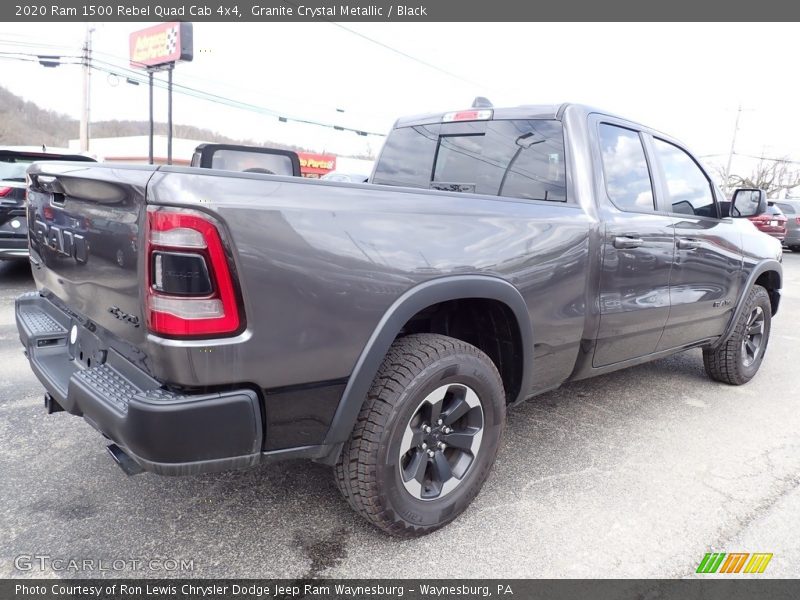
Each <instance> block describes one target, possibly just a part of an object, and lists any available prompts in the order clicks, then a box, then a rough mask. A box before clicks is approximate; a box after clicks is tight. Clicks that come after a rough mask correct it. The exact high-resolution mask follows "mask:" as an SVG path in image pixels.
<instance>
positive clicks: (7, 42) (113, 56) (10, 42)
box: [0, 32, 393, 120]
mask: <svg viewBox="0 0 800 600" xmlns="http://www.w3.org/2000/svg"><path fill="white" fill-rule="evenodd" d="M0 35H13V34H10V33H8V32H0ZM2 45H8V46H20V47H23V48H28V49H40V48H52V49H53V50H62V51H63V52H69V51H72V52H80V48H79V47H77V46H68V45H56V44H50V43H47V42H29V41H25V42H23V41H17V40H4V39H0V46H2ZM98 54H99V55H102V56H106V57H108V58H110V59H114V60H116V61H124V62H126V63H128V64H132V65H133V66H134V67H137V68H141V69H146V68H147V65H145V64H144V63H141V62H137V61H132V60H130V59H129V58H128V57H124V56H120V55H118V54H113V53H110V52H104V51H102V50H97V49H95V48H92V56H93V57H95V56H96V55H98ZM106 64H107V65H109V66H112V65H113V66H114V67H116V68H119V69H126V70H129V69H127V68H126V67H124V66H123V65H120V64H119V63H115V62H111V61H106ZM181 79H189V80H195V81H198V82H202V83H209V82H211V83H214V84H218V85H219V84H220V83H221V82H219V80H212V79H208V78H204V77H197V76H195V75H187V74H181ZM225 87H226V88H237V89H239V90H241V91H244V92H259V93H260V92H261V91H262V90H255V89H253V88H246V87H243V86H241V85H237V84H234V83H231V82H225ZM281 97H282V99H283V100H286V101H288V102H294V103H297V102H302V103H304V104H307V105H309V106H315V107H316V108H319V109H325V110H336V111H337V112H345V111H344V110H343V109H342V108H341V107H333V106H330V105H328V106H325V105H322V104H318V103H314V102H308V99H306V98H303V99H300V98H293V97H289V96H281ZM348 112H350V111H349V110H348ZM357 112H359V113H361V114H365V115H370V116H372V117H376V118H380V119H389V120H393V116H392V115H387V114H385V113H384V114H379V113H375V112H370V111H368V110H364V109H362V108H359V109H358V111H357Z"/></svg>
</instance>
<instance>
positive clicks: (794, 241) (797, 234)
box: [783, 229, 800, 246]
mask: <svg viewBox="0 0 800 600" xmlns="http://www.w3.org/2000/svg"><path fill="white" fill-rule="evenodd" d="M783 243H784V245H786V246H798V245H800V229H789V230H788V231H787V232H786V237H785V238H784V239H783Z"/></svg>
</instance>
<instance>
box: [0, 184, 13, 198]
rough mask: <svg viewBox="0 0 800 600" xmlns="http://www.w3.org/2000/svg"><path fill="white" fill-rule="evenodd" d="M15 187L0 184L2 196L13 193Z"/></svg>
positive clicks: (0, 194)
mask: <svg viewBox="0 0 800 600" xmlns="http://www.w3.org/2000/svg"><path fill="white" fill-rule="evenodd" d="M13 189H14V188H10V187H6V186H0V198H5V197H6V196H8V195H9V194H10V193H11V190H13Z"/></svg>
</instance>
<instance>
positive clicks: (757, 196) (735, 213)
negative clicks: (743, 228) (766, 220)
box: [730, 188, 767, 217]
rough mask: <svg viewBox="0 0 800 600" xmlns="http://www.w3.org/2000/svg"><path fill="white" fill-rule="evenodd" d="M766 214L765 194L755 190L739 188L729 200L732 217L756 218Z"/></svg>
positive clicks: (762, 191)
mask: <svg viewBox="0 0 800 600" xmlns="http://www.w3.org/2000/svg"><path fill="white" fill-rule="evenodd" d="M765 212H767V193H766V192H765V191H764V190H759V189H755V188H752V189H751V188H739V189H738V190H736V191H735V192H733V198H732V199H731V212H730V214H731V216H732V217H757V216H758V215H763V214H764V213H765Z"/></svg>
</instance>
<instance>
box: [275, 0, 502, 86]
mask: <svg viewBox="0 0 800 600" xmlns="http://www.w3.org/2000/svg"><path fill="white" fill-rule="evenodd" d="M281 2H283V3H284V4H289V5H291V6H293V7H295V8H299V5H298V4H295V3H294V2H292V1H291V0H281ZM321 20H323V21H327V22H328V23H330V24H331V25H335V26H336V27H338V28H339V29H343V30H344V31H346V32H348V33H352V34H353V35H355V36H358V37H360V38H362V39H364V40H366V41H368V42H370V43H372V44H375V45H377V46H380V47H381V48H384V49H386V50H389V52H394V53H395V54H398V55H399V56H402V57H403V58H407V59H409V60H412V61H414V62H416V63H419V64H421V65H423V66H425V67H428V68H429V69H433V70H434V71H439V73H443V74H444V75H447V76H448V77H452V78H454V79H458V80H459V81H463V82H464V83H468V84H470V85H475V86H478V87H479V88H484V89H487V88H488V86H487V85H484V84H483V83H480V82H478V81H474V80H472V79H467V78H466V77H462V76H461V75H457V74H455V73H453V72H451V71H448V70H447V69H443V68H441V67H438V66H436V65H434V64H433V63H429V62H428V61H425V60H422V59H421V58H418V57H416V56H413V55H411V54H408V53H407V52H403V51H402V50H398V49H397V48H395V47H393V46H390V45H389V44H386V43H384V42H381V41H380V40H376V39H375V38H371V37H369V36H368V35H364V34H363V33H360V32H358V31H356V30H354V29H350V28H349V27H345V26H344V25H342V24H341V23H337V22H336V21H332V20H331V19H325V18H322V19H321Z"/></svg>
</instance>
